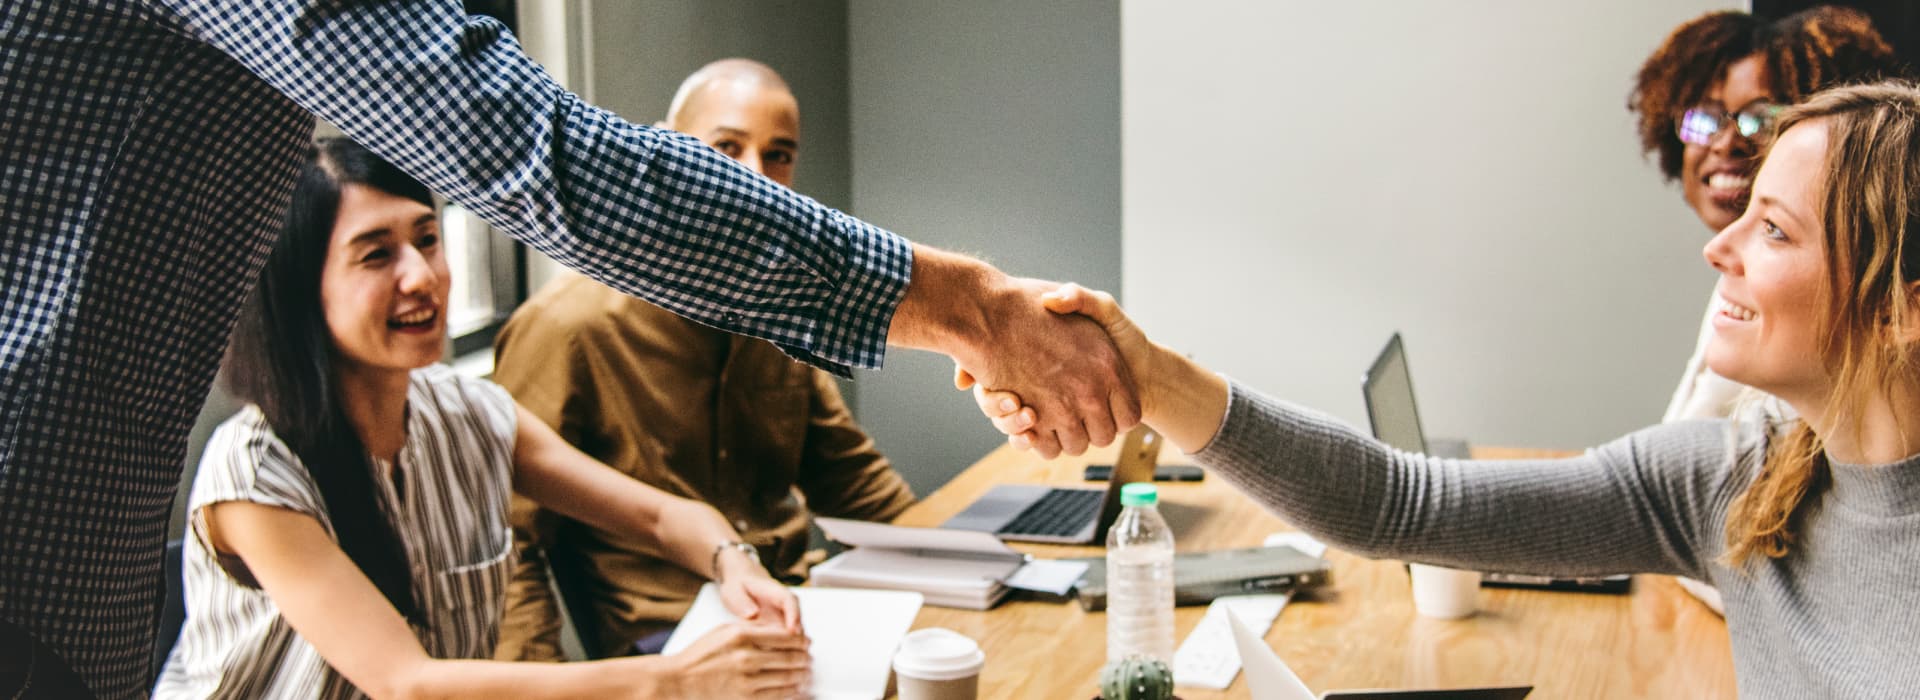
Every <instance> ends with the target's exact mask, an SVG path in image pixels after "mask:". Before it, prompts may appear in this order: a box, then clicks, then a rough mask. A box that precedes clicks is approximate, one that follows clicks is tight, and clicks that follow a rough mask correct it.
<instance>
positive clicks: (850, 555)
mask: <svg viewBox="0 0 1920 700" xmlns="http://www.w3.org/2000/svg"><path fill="white" fill-rule="evenodd" d="M1019 566H1020V562H1019V561H1018V560H1009V559H973V558H966V557H935V556H922V555H918V554H914V553H911V552H906V551H902V550H897V549H876V548H872V547H862V548H860V549H851V550H847V551H845V552H841V553H840V554H838V555H835V556H834V558H832V559H828V560H827V561H825V562H823V563H821V564H820V565H819V566H816V567H814V575H815V576H819V575H820V574H821V571H822V570H823V569H824V570H825V571H826V573H827V575H829V576H832V577H835V578H836V579H837V580H842V581H859V582H861V583H864V584H872V585H875V586H877V587H880V588H896V589H899V588H904V589H910V590H956V591H980V590H990V589H992V588H993V585H994V583H995V582H997V581H1000V580H1002V579H1005V578H1006V577H1007V576H1008V575H1009V574H1012V573H1013V571H1014V569H1015V568H1017V567H1019ZM839 585H843V586H844V585H848V584H845V583H842V584H839Z"/></svg>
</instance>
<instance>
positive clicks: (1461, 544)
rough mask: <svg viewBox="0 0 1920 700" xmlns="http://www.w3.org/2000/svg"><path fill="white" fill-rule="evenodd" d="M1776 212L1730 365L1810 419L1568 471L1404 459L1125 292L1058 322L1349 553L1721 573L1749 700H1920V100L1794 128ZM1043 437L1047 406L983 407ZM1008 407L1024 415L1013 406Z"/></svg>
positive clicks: (1842, 110) (1651, 444)
mask: <svg viewBox="0 0 1920 700" xmlns="http://www.w3.org/2000/svg"><path fill="white" fill-rule="evenodd" d="M1779 129H1780V132H1779V136H1778V138H1777V139H1776V140H1775V141H1774V143H1773V145H1772V146H1771V151H1770V153H1769V154H1768V155H1767V156H1766V159H1765V161H1764V164H1763V165H1762V166H1761V168H1760V170H1759V172H1758V174H1757V176H1756V178H1755V180H1754V184H1753V189H1754V191H1753V201H1752V204H1751V206H1749V207H1748V208H1747V209H1746V212H1745V213H1744V214H1742V215H1741V216H1740V218H1739V219H1738V220H1736V221H1734V222H1733V223H1732V224H1731V225H1729V226H1727V227H1726V228H1725V229H1724V230H1722V231H1721V232H1720V234H1719V235H1717V236H1715V237H1714V238H1713V240H1712V241H1711V242H1709V243H1708V244H1707V247H1706V251H1705V253H1706V258H1707V261H1708V262H1709V263H1710V264H1712V265H1713V267H1714V269H1716V270H1718V271H1719V272H1720V283H1719V290H1718V293H1719V298H1720V304H1721V307H1720V311H1719V313H1718V314H1716V315H1715V317H1714V319H1713V327H1714V336H1713V340H1712V342H1711V343H1710V344H1709V347H1708V350H1707V357H1706V361H1707V364H1708V365H1709V366H1710V367H1711V368H1712V369H1713V371H1714V372H1716V373H1719V374H1721V375H1722V376H1725V377H1727V378H1729V379H1732V380H1734V381H1738V382H1740V383H1743V384H1747V385H1749V386H1753V387H1755V388H1758V389H1760V390H1763V391H1766V392H1768V393H1770V394H1772V395H1774V396H1777V397H1779V398H1780V399H1781V400H1784V401H1785V402H1787V403H1788V404H1789V405H1790V406H1791V407H1792V408H1793V409H1794V410H1795V411H1796V412H1797V414H1798V416H1799V417H1798V418H1796V419H1792V420H1790V421H1787V422H1784V423H1780V424H1772V423H1769V422H1768V421H1767V420H1766V419H1764V418H1762V417H1761V416H1762V415H1763V414H1761V413H1759V412H1757V411H1756V412H1752V413H1750V414H1742V415H1736V416H1735V417H1734V418H1733V419H1731V420H1713V421H1691V422H1681V423H1674V424H1667V425H1661V426H1657V427H1653V428H1648V429H1645V430H1642V431H1640V432H1637V433H1633V434H1631V435H1628V436H1626V437H1624V438H1621V439H1619V440H1616V441H1614V442H1611V443H1608V444H1605V445H1602V446H1600V447H1597V448H1594V449H1592V450H1590V451H1588V452H1587V453H1586V454H1584V455H1582V456H1580V457H1576V458H1571V459H1566V460H1558V461H1552V462H1500V463H1497V464H1495V463H1486V462H1474V461H1452V460H1440V459H1433V458H1430V457H1425V456H1422V455H1416V454H1408V453H1404V452H1398V451H1395V450H1393V449H1390V448H1388V447H1386V446H1384V445H1382V444H1380V443H1379V442H1376V441H1374V440H1372V439H1371V438H1368V437H1367V436H1365V435H1363V434H1361V433H1359V432H1356V431H1355V430H1353V429H1352V428H1349V427H1347V426H1345V425H1343V424H1341V423H1339V422H1337V421H1334V420H1331V419H1329V418H1327V417H1326V416H1324V415H1321V414H1319V413H1315V412H1313V411H1310V410H1307V409H1304V408H1300V407H1296V406H1292V405H1289V404H1286V403H1283V402H1280V401H1277V400H1274V399H1272V398H1268V397H1266V396H1264V395H1262V394H1259V393H1256V392H1255V391H1253V390H1252V389H1250V388H1248V387H1245V386H1242V385H1239V384H1235V383H1233V382H1231V381H1229V380H1227V379H1225V378H1223V377H1221V376H1219V375H1216V374H1214V373H1212V372H1209V371H1207V370H1206V369H1204V368H1202V367H1200V366H1199V365H1197V364H1195V363H1193V362H1192V361H1190V360H1187V359H1185V358H1183V357H1181V356H1180V354H1178V353H1175V352H1171V351H1169V350H1167V349H1165V348H1163V347H1161V346H1158V345H1155V344H1153V343H1151V342H1149V341H1148V340H1147V338H1146V336H1145V335H1144V334H1143V333H1142V332H1141V331H1140V329H1139V328H1137V327H1135V326H1134V325H1133V324H1132V323H1131V322H1130V321H1129V320H1128V319H1127V317H1126V316H1125V315H1124V314H1122V313H1121V311H1120V309H1119V308H1118V307H1116V306H1115V305H1114V303H1113V299H1112V297H1110V296H1108V295H1105V294H1101V293H1093V292H1087V291H1085V290H1082V289H1078V288H1076V287H1071V286H1069V287H1065V288H1062V289H1060V290H1058V291H1056V292H1055V293H1053V294H1051V295H1049V297H1048V299H1047V303H1048V305H1049V307H1050V308H1052V309H1053V310H1055V311H1058V312H1063V313H1067V312H1073V313H1082V314H1085V315H1087V316H1090V317H1092V318H1093V319H1095V320H1097V321H1099V322H1100V323H1102V324H1104V325H1105V326H1106V327H1107V330H1108V331H1109V332H1110V333H1111V334H1112V336H1113V338H1114V340H1115V342H1116V344H1117V345H1118V346H1119V347H1120V349H1121V352H1122V354H1123V355H1124V356H1125V357H1126V359H1127V362H1128V363H1129V364H1130V365H1131V366H1132V368H1133V370H1134V376H1136V377H1140V378H1142V384H1141V385H1140V390H1141V399H1142V404H1143V405H1142V408H1143V409H1144V411H1145V420H1146V422H1147V423H1148V424H1149V425H1152V426H1153V427H1154V428H1156V429H1158V430H1159V431H1160V432H1161V433H1162V434H1164V435H1165V436H1166V437H1167V439H1169V440H1172V441H1173V442H1174V443H1175V444H1177V445H1179V446H1180V447H1181V448H1182V449H1184V450H1187V451H1189V452H1192V453H1194V455H1195V457H1196V458H1197V459H1198V460H1199V461H1200V463H1202V464H1204V465H1206V466H1208V467H1210V468H1211V469H1212V470H1214V471H1215V472H1216V473H1218V474H1220V475H1221V476H1223V477H1225V478H1227V479H1228V480H1230V481H1232V482H1233V483H1234V484H1235V485H1237V486H1238V487H1240V488H1242V489H1244V490H1245V491H1247V492H1248V493H1249V494H1251V495H1252V496H1253V497H1254V498H1256V499H1258V500H1259V501H1261V502H1262V503H1263V504H1265V505H1267V506H1268V507H1269V508H1272V509H1273V510H1274V511H1275V512H1277V513H1279V514H1280V515H1282V516H1283V517H1285V518H1287V519H1288V520H1289V521H1291V522H1293V523H1294V524H1295V525H1298V526H1299V527H1300V528H1301V529H1304V530H1307V531H1308V532H1311V533H1313V534H1314V535H1316V536H1318V537H1320V538H1322V539H1325V540H1327V541H1328V542H1330V543H1332V544H1334V545H1335V546H1338V547H1341V548H1344V549H1347V550H1349V551H1352V552H1355V553H1358V554H1361V555H1364V556H1370V557H1397V558H1409V559H1414V560H1419V561H1426V562H1432V563H1436V564H1443V565H1448V566H1456V567H1461V568H1470V569H1481V570H1501V571H1534V572H1540V573H1551V574H1603V573H1614V572H1619V571H1640V572H1654V573H1666V574H1683V575H1687V576H1693V577H1696V578H1701V579H1705V580H1708V581H1710V582H1712V583H1713V584H1715V585H1716V586H1718V587H1719V588H1720V590H1721V592H1722V593H1723V594H1724V596H1725V599H1726V614H1727V622H1728V629H1729V631H1730V633H1731V635H1732V640H1733V651H1734V665H1735V668H1736V670H1737V673H1738V678H1739V687H1740V692H1741V695H1743V696H1746V697H1756V698H1812V697H1848V698H1857V697H1906V696H1910V695H1911V693H1912V692H1913V689H1914V688H1916V687H1920V607H1916V606H1915V605H1913V600H1914V598H1915V595H1914V592H1915V590H1916V585H1915V583H1914V580H1913V575H1914V572H1916V571H1920V420H1916V419H1915V418H1914V417H1915V416H1920V364H1917V363H1916V361H1915V360H1916V358H1915V355H1916V352H1917V351H1920V345H1916V343H1920V240H1916V237H1917V236H1920V89H1916V88H1915V87H1914V86H1911V85H1907V84H1902V83H1883V84H1879V85H1871V86H1861V87H1847V88H1838V89H1834V90H1830V91H1827V92H1823V93H1820V94H1818V95H1815V96H1814V97H1812V98H1811V99H1809V100H1808V101H1807V102H1806V103H1804V104H1802V105H1799V106H1797V107H1793V108H1791V109H1789V110H1787V111H1786V112H1785V113H1783V114H1782V115H1781V118H1780V126H1779ZM978 398H979V399H980V405H981V408H982V410H983V411H984V412H986V413H987V414H988V415H989V416H990V417H992V418H993V420H994V422H995V425H996V426H997V427H999V428H1000V429H1001V430H1002V431H1004V432H1007V433H1009V434H1010V435H1013V438H1012V439H1013V441H1014V442H1015V443H1016V444H1020V443H1023V442H1025V441H1026V437H1025V435H1024V431H1026V430H1027V429H1028V428H1029V427H1030V426H1031V425H1033V423H1032V421H1033V418H1034V416H1033V414H1032V411H1030V410H1028V409H1026V408H1022V407H1019V406H1018V405H1017V404H1018V397H1016V396H1013V395H1011V394H1007V393H1001V392H979V393H978ZM1003 402H1005V403H1003Z"/></svg>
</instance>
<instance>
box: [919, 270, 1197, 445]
mask: <svg viewBox="0 0 1920 700" xmlns="http://www.w3.org/2000/svg"><path fill="white" fill-rule="evenodd" d="M913 274H914V278H913V281H912V282H911V283H910V284H909V287H908V290H907V294H906V296H905V298H904V299H902V300H901V302H900V306H899V308H898V309H897V310H896V311H895V314H894V318H893V323H892V329H891V332H890V339H891V341H892V342H893V343H895V344H898V345H902V346H905V347H915V348H921V349H926V350H933V351H936V352H940V353H943V354H946V355H947V356H949V357H952V358H953V360H954V364H955V368H954V385H955V386H956V387H958V388H960V389H972V390H973V392H974V398H975V400H976V401H977V402H978V404H979V406H980V412H981V413H983V414H985V415H986V416H987V418H988V419H990V420H991V421H992V422H993V425H994V427H995V428H997V429H999V430H1000V432H1002V433H1005V434H1006V435H1007V436H1008V441H1009V442H1011V443H1013V444H1014V445H1015V446H1017V447H1022V448H1028V449H1032V450H1034V451H1035V452H1038V453H1040V455H1041V456H1043V457H1046V458H1049V459H1051V458H1053V457H1055V456H1058V455H1060V454H1062V453H1064V454H1070V455H1077V454H1080V453H1082V452H1085V451H1086V449H1087V447H1088V446H1089V445H1092V446H1101V447H1104V446H1106V445H1108V444H1110V443H1112V442H1113V439H1114V437H1116V436H1118V435H1122V434H1124V433H1126V431H1128V430H1131V429H1132V428H1133V427H1134V426H1135V425H1136V424H1139V423H1142V422H1144V423H1147V424H1148V425H1151V426H1152V427H1153V428H1154V429H1155V430H1157V431H1159V432H1160V434H1161V435H1162V436H1164V437H1166V438H1167V439H1168V440H1170V441H1172V442H1173V443H1174V444H1175V445H1177V446H1179V447H1180V448H1181V449H1183V450H1185V451H1187V452H1194V451H1197V450H1199V449H1200V448H1202V447H1204V446H1206V444H1207V442H1209V441H1210V440H1212V438H1213V434H1214V433H1215V432H1216V431H1217V430H1218V428H1219V425H1220V421H1221V419H1222V418H1224V417H1225V414H1226V407H1227V384H1226V380H1224V379H1221V378H1220V377H1219V375H1216V374H1214V373H1212V372H1209V371H1207V370H1205V369H1204V368H1202V367H1200V366H1199V365H1197V364H1194V363H1193V362H1192V361H1191V360H1188V359H1187V358H1185V357H1183V356H1181V355H1180V354H1178V353H1175V352H1172V351H1170V350H1167V349H1166V348H1163V347H1161V346H1159V345H1157V344H1155V343H1153V342H1151V341H1149V340H1147V336H1146V334H1145V333H1143V332H1141V330H1140V328H1139V327H1138V326H1136V325H1134V323H1133V320H1132V319H1129V318H1127V315H1126V313H1125V312H1123V311H1121V310H1120V306H1119V304H1117V303H1115V302H1114V300H1113V296H1112V295H1110V294H1107V293H1106V292H1098V291H1092V290H1088V289H1085V288H1083V287H1081V286H1079V285H1076V284H1056V283H1053V282H1045V281H1041V280H1034V279H1020V278H1013V277H1008V276H1006V275H1004V274H1002V273H1000V272H999V271H998V270H995V269H993V268H992V267H991V266H987V265H985V264H983V263H980V262H979V261H975V260H972V259H970V258H967V257H966V256H961V255H956V254H953V253H947V252H945V251H939V250H934V249H930V248H924V247H922V248H918V249H916V251H915V260H914V273H913Z"/></svg>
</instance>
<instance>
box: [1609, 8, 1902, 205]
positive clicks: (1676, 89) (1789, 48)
mask: <svg viewBox="0 0 1920 700" xmlns="http://www.w3.org/2000/svg"><path fill="white" fill-rule="evenodd" d="M1754 55H1759V56H1761V60H1762V61H1763V62H1765V63H1766V67H1767V79H1768V80H1769V81H1770V82H1771V83H1772V91H1773V94H1774V95H1775V96H1776V97H1778V98H1779V99H1780V100H1781V101H1782V102H1783V103H1786V104H1794V103H1798V102H1800V101H1801V100H1804V99H1806V98H1807V97H1808V96H1810V95H1812V94H1813V93H1816V92H1819V91H1821V90H1824V89H1826V88H1830V87H1834V86H1837V85H1846V84H1851V83H1863V82H1872V81H1875V80H1879V79H1882V78H1896V77H1904V76H1906V75H1907V69H1906V66H1904V65H1902V64H1901V63H1900V62H1899V61H1898V60H1897V59H1896V58H1895V57H1894V55H1893V47H1892V46H1890V45H1888V44H1887V41H1886V39H1883V38H1881V36H1880V32H1879V31H1878V30H1875V29H1874V28H1873V21H1872V20H1870V19H1868V18H1867V15H1866V14H1864V13H1861V12H1860V11H1858V10H1854V9H1851V8H1844V7H1833V6H1821V7H1815V8H1812V9H1809V10H1805V11H1802V12H1797V13H1794V14H1792V15H1788V16H1786V17H1783V18H1781V19H1779V20H1777V21H1774V22H1766V21H1763V20H1761V19H1760V18H1757V17H1754V16H1753V15H1750V14H1747V13H1744V12H1734V11H1725V12H1713V13H1708V14H1706V15H1702V16H1701V17H1699V18H1697V19H1694V20H1693V21H1691V22H1687V23H1686V24H1682V25H1680V26H1679V27H1678V28H1676V29H1674V30H1673V33H1672V34H1669V35H1667V39H1666V41H1663V42H1661V43H1660V48H1657V49H1654V51H1653V55H1651V56H1648V57H1647V61H1646V63H1644V64H1641V66H1640V75H1639V76H1638V78H1636V79H1635V81H1634V84H1633V92H1631V93H1629V94H1628V95H1627V109H1628V110H1629V111H1631V112H1633V113H1634V116H1635V117H1636V122H1637V127H1638V129H1639V131H1640V152H1641V153H1642V154H1648V153H1653V152H1655V151H1658V152H1659V153H1660V172H1661V173H1663V174H1665V175H1666V178H1667V180H1669V181H1671V180H1674V179H1677V178H1679V177H1680V159H1681V154H1682V153H1683V152H1684V150H1685V146H1684V145H1683V144H1681V143H1680V137H1679V136H1678V135H1676V134H1675V133H1674V128H1673V123H1674V119H1676V118H1678V117H1679V116H1680V113H1681V112H1683V111H1685V110H1687V109H1688V108H1690V107H1692V106H1694V105H1696V104H1699V102H1700V100H1702V99H1704V98H1705V97H1706V94H1707V90H1708V88H1711V87H1712V86H1713V84H1714V82H1715V81H1718V80H1719V79H1720V77H1721V76H1722V75H1723V74H1725V73H1726V70H1727V66H1729V65H1732V64H1733V63H1735V62H1737V61H1739V60H1741V59H1744V58H1746V57H1748V56H1754Z"/></svg>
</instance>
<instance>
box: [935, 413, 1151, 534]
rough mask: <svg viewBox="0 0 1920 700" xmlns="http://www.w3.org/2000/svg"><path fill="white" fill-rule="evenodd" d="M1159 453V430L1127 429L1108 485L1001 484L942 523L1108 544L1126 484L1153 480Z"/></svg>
mask: <svg viewBox="0 0 1920 700" xmlns="http://www.w3.org/2000/svg"><path fill="white" fill-rule="evenodd" d="M1159 456H1160V435H1159V433H1155V432H1153V430H1152V429H1151V428H1148V427H1147V426H1145V425H1141V426H1139V427H1136V428H1134V429H1133V430H1132V431H1130V432H1128V433H1127V437H1126V441H1125V442H1124V443H1122V445H1121V448H1120V458H1119V459H1118V460H1115V462H1114V467H1113V471H1114V473H1113V477H1112V478H1110V479H1108V480H1107V487H1106V488H1105V489H1083V488H1055V487H1049V486H1039V485H1034V484H1001V485H999V486H995V487H993V490H991V491H988V492H987V494H986V495H984V496H981V497H980V500H977V501H974V502H973V504H972V505H969V506H967V509H966V510H963V511H960V514H959V515H955V516H953V518H952V519H950V520H948V521H946V522H945V523H942V524H941V525H940V527H943V528H948V529H952V530H974V531H977V532H991V533H993V534H994V535H996V536H998V537H999V538H1000V539H1003V540H1017V541H1022V542H1053V543H1058V544H1098V543H1103V542H1105V541H1106V539H1107V528H1108V527H1110V526H1112V525H1113V520H1114V518H1115V517H1117V516H1118V515H1119V514H1120V487H1122V486H1125V485H1127V484H1131V483H1136V482H1152V481H1153V466H1154V463H1155V462H1156V461H1157V460H1158V459H1159Z"/></svg>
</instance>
